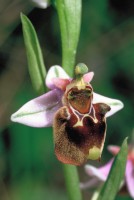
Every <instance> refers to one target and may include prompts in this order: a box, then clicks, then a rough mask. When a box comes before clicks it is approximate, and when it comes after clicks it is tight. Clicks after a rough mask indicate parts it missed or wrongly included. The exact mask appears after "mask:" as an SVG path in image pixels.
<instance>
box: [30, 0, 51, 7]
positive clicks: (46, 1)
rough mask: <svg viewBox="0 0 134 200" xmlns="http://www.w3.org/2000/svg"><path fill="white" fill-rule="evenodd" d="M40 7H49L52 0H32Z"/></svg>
mask: <svg viewBox="0 0 134 200" xmlns="http://www.w3.org/2000/svg"><path fill="white" fill-rule="evenodd" d="M31 1H32V2H33V3H34V4H35V5H36V6H37V7H39V8H47V7H48V6H49V5H50V0H31Z"/></svg>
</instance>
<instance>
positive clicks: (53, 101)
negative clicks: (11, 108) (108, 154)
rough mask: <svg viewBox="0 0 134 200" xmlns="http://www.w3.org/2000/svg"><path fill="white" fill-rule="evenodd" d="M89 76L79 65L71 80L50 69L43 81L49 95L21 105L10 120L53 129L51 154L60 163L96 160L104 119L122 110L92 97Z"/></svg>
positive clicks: (56, 68)
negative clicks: (54, 154)
mask: <svg viewBox="0 0 134 200" xmlns="http://www.w3.org/2000/svg"><path fill="white" fill-rule="evenodd" d="M93 76H94V73H93V72H88V68H87V66H86V65H84V64H82V63H80V64H78V65H77V66H76V68H75V78H74V79H72V78H70V77H69V76H68V74H66V72H65V71H64V70H63V69H62V68H61V67H60V66H53V67H51V68H50V69H49V71H48V74H47V77H46V85H47V87H48V88H49V89H51V91H49V92H47V93H46V94H43V95H41V96H39V97H37V98H35V99H33V100H31V101H29V102H28V103H26V104H25V105H23V106H22V107H21V108H20V109H19V110H18V111H17V112H15V113H14V114H13V115H12V116H11V120H12V121H14V122H18V123H22V124H25V125H28V126H32V127H47V126H53V132H54V143H55V153H56V156H57V158H58V159H59V160H60V161H61V162H63V163H67V164H73V165H81V164H83V163H85V162H86V161H87V159H92V160H99V159H100V158H101V154H102V150H103V146H104V141H105V135H106V117H108V116H111V115H113V114H114V113H115V112H117V111H118V110H120V109H121V108H123V103H122V102H121V101H119V100H116V99H110V98H108V97H104V96H101V95H99V94H96V93H94V92H93V88H92V86H91V84H90V82H91V80H92V78H93Z"/></svg>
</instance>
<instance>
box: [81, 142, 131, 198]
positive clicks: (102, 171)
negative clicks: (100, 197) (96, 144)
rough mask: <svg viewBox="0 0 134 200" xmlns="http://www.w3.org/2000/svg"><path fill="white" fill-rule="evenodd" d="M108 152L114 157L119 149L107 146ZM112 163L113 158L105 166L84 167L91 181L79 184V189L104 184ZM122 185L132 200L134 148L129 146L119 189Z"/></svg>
mask: <svg viewBox="0 0 134 200" xmlns="http://www.w3.org/2000/svg"><path fill="white" fill-rule="evenodd" d="M108 150H109V151H110V152H111V153H112V154H113V155H116V154H118V152H119V151H120V147H119V146H114V145H110V146H108ZM113 161H114V158H112V159H111V160H110V161H109V162H108V163H107V164H105V165H104V166H102V167H99V168H96V167H93V166H91V165H85V171H86V173H87V174H88V175H89V176H90V177H92V179H91V180H90V181H89V182H87V183H81V188H88V187H94V186H96V185H97V184H101V183H103V182H105V181H106V179H107V177H108V174H109V172H110V169H111V167H112V164H113ZM124 185H126V186H127V189H128V192H129V194H130V196H131V197H132V198H133V199H134V146H131V145H130V146H129V151H128V157H127V164H126V171H125V179H124V181H123V184H122V185H121V187H122V186H124Z"/></svg>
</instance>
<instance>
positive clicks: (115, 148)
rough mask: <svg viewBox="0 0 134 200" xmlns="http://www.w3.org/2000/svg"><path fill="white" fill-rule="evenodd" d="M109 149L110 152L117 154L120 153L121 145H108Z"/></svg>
mask: <svg viewBox="0 0 134 200" xmlns="http://www.w3.org/2000/svg"><path fill="white" fill-rule="evenodd" d="M107 149H108V151H109V152H110V153H112V154H113V155H116V154H118V153H119V151H120V147H119V146H115V145H108V147H107Z"/></svg>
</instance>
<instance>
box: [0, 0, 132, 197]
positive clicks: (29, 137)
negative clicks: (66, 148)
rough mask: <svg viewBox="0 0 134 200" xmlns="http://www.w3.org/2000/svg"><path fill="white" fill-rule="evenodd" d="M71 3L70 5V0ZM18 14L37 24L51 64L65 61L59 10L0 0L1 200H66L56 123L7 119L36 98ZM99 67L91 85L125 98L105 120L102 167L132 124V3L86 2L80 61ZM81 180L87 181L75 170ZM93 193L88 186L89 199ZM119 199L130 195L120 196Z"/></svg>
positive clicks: (121, 0) (114, 0)
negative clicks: (109, 147) (55, 140)
mask: <svg viewBox="0 0 134 200" xmlns="http://www.w3.org/2000/svg"><path fill="white" fill-rule="evenodd" d="M70 6H71V5H70ZM20 12H23V13H24V14H26V15H27V16H28V17H29V18H30V20H31V21H32V23H33V25H34V27H35V29H36V31H37V34H38V37H39V41H40V44H41V47H42V51H43V56H44V61H45V65H46V67H47V69H48V68H49V67H50V66H52V65H54V64H61V41H60V31H59V23H58V17H57V13H56V10H55V9H54V8H53V7H52V6H50V7H48V8H47V9H45V10H42V9H39V8H35V7H34V6H33V5H32V4H31V3H30V1H26V0H12V1H9V0H1V1H0V200H53V199H54V200H60V199H61V200H67V199H68V198H67V195H66V191H65V185H64V177H63V173H62V166H61V164H60V163H59V161H57V159H56V158H55V155H54V148H53V137H52V128H42V129H36V128H30V127H26V126H23V125H20V124H16V123H12V122H11V121H10V115H11V113H13V112H15V111H16V110H17V109H18V108H19V107H20V106H22V105H23V104H24V103H25V102H27V101H29V100H30V99H32V98H34V97H36V94H35V93H34V91H33V88H32V86H31V82H30V78H29V74H28V70H27V60H26V53H25V48H24V42H23V36H22V28H21V23H20ZM78 62H83V63H85V64H86V65H87V66H88V67H89V69H90V70H91V71H94V72H95V77H94V80H93V81H92V86H93V88H94V91H95V92H97V93H100V94H102V95H105V96H108V97H112V98H117V99H120V100H121V101H123V103H124V106H125V107H124V109H123V110H121V111H120V112H118V113H117V114H115V115H114V116H112V117H111V118H108V120H107V124H108V128H107V137H106V142H105V147H104V152H103V155H102V160H101V163H98V162H91V161H88V163H90V164H94V165H97V166H99V165H101V164H103V163H105V162H106V161H108V160H109V159H110V158H111V155H110V154H109V153H108V152H107V148H106V147H107V145H108V144H115V145H121V143H122V141H123V139H124V138H125V137H126V136H129V137H130V138H131V135H132V132H133V128H134V126H133V125H134V124H133V123H134V120H133V113H134V109H133V108H134V1H133V0H102V1H97V0H89V1H86V0H83V9H82V26H81V35H80V41H79V46H78V53H77V58H76V64H77V63H78ZM78 170H79V173H80V181H81V182H82V181H86V180H89V177H87V175H86V174H85V172H84V168H83V166H82V167H79V168H78ZM90 195H91V191H90V190H86V191H83V199H84V200H89V199H90ZM119 199H124V200H125V199H131V198H129V197H127V196H124V195H123V196H119V197H117V200H119Z"/></svg>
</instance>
